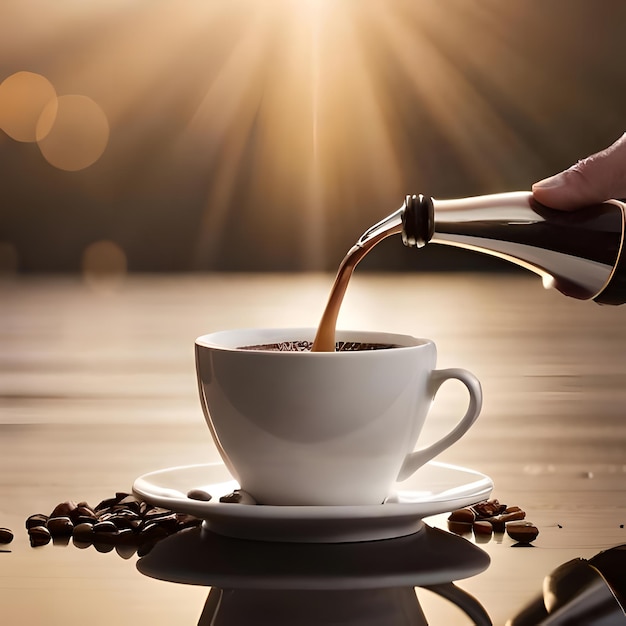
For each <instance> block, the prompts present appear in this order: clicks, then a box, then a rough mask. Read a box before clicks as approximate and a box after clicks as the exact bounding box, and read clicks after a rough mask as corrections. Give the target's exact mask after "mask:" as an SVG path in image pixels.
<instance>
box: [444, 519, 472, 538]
mask: <svg viewBox="0 0 626 626" xmlns="http://www.w3.org/2000/svg"><path fill="white" fill-rule="evenodd" d="M448 530H449V531H450V532H452V533H454V534H455V535H469V534H470V533H471V532H472V524H471V523H470V522H455V521H454V520H448Z"/></svg>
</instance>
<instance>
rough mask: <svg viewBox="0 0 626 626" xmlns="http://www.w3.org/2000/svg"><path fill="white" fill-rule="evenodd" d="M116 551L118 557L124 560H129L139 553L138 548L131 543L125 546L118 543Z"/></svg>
mask: <svg viewBox="0 0 626 626" xmlns="http://www.w3.org/2000/svg"><path fill="white" fill-rule="evenodd" d="M115 551H116V552H117V554H118V556H120V557H122V558H123V559H124V560H127V559H130V558H131V557H132V556H133V555H134V554H135V552H136V551H137V546H135V545H134V544H133V543H131V542H128V543H123V544H120V543H116V544H115Z"/></svg>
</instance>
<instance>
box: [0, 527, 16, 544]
mask: <svg viewBox="0 0 626 626" xmlns="http://www.w3.org/2000/svg"><path fill="white" fill-rule="evenodd" d="M12 541H13V532H12V531H11V530H9V529H8V528H0V543H1V544H7V543H11V542H12Z"/></svg>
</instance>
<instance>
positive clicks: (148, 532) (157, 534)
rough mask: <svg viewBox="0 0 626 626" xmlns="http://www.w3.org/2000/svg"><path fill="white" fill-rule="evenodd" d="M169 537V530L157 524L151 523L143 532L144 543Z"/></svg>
mask: <svg viewBox="0 0 626 626" xmlns="http://www.w3.org/2000/svg"><path fill="white" fill-rule="evenodd" d="M168 535H169V533H168V532H167V530H166V529H165V528H163V526H160V525H159V524H156V523H150V524H148V525H147V526H145V527H144V528H142V530H141V538H142V541H150V542H152V543H156V542H157V541H160V540H161V539H165V537H167V536H168Z"/></svg>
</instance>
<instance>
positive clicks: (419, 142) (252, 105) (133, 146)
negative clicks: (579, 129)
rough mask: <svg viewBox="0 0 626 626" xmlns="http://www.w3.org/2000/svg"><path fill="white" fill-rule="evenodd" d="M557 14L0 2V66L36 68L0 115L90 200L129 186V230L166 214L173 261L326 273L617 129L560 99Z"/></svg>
mask: <svg viewBox="0 0 626 626" xmlns="http://www.w3.org/2000/svg"><path fill="white" fill-rule="evenodd" d="M547 5H551V3H546V6H547ZM582 6H583V5H582V4H580V3H578V4H577V5H576V8H571V9H570V11H569V12H568V16H567V17H568V20H569V22H568V24H569V26H568V28H569V30H568V31H567V32H568V33H575V32H576V29H584V26H585V21H584V16H585V14H586V13H591V12H592V11H591V9H583V8H581V7H582ZM537 11H539V12H540V13H541V15H544V14H545V15H549V16H551V19H552V21H551V23H550V24H551V25H547V23H544V22H543V21H542V19H541V16H537V14H536V12H537ZM558 18H559V10H558V8H557V7H552V8H549V9H548V8H544V9H541V10H540V9H538V8H537V7H535V8H531V7H530V5H528V6H527V5H526V3H524V2H523V1H522V0H520V1H519V2H513V3H502V2H498V1H497V0H485V1H484V2H462V1H460V0H455V1H448V0H420V1H419V2H416V1H415V0H229V1H219V0H182V1H181V2H149V3H144V2H137V1H136V0H109V1H108V2H104V1H103V0H100V1H98V0H94V1H93V2H89V3H81V2H77V1H76V0H58V1H57V2H54V3H49V2H44V1H43V0H19V1H18V0H9V2H8V3H4V4H3V5H2V8H0V54H1V55H2V58H5V59H12V61H11V63H15V64H17V63H22V66H21V67H22V68H23V69H28V68H29V67H33V62H34V61H33V60H34V59H37V70H38V71H39V72H40V73H41V75H40V81H39V82H40V83H41V85H47V87H45V88H44V87H42V92H41V93H42V94H43V95H38V96H36V97H35V96H32V97H31V96H28V97H26V96H24V97H22V96H20V97H18V96H17V95H13V96H11V98H10V99H8V100H7V99H6V98H5V103H6V102H11V103H12V104H11V111H12V113H11V116H17V117H19V115H18V113H19V114H20V115H21V114H22V113H24V114H25V113H26V110H27V109H28V110H29V111H31V112H30V113H29V114H28V116H27V117H28V119H29V120H30V121H29V122H28V123H26V122H24V124H23V127H24V128H26V129H28V128H30V130H29V131H28V130H24V131H20V132H23V133H24V134H22V135H20V136H22V137H24V138H26V137H28V138H29V140H31V141H32V140H33V139H34V137H35V136H34V134H33V133H34V130H33V124H34V123H36V120H37V119H38V135H37V139H38V140H39V146H40V148H41V153H42V154H43V156H44V157H45V159H47V160H48V162H49V163H50V164H52V165H53V166H54V167H56V168H60V169H62V170H66V171H78V170H82V169H84V168H87V167H90V166H91V165H93V166H94V167H93V168H91V169H90V171H89V172H86V173H85V174H84V176H83V175H81V176H76V177H73V181H72V182H73V183H75V182H76V181H79V180H80V184H81V185H85V187H83V189H84V191H85V192H87V193H86V194H85V195H86V196H87V195H88V194H92V197H95V198H97V200H96V204H98V205H99V206H101V207H104V206H106V202H107V201H108V200H110V199H113V198H115V194H122V196H123V197H124V198H129V197H130V196H131V194H129V193H128V192H130V191H132V192H133V193H135V194H136V198H137V204H136V206H137V207H138V208H137V212H136V213H134V211H133V210H131V211H127V213H126V214H132V215H133V216H135V217H136V218H137V219H138V220H139V217H138V216H139V213H140V212H141V211H144V213H143V214H142V218H141V219H146V218H145V215H146V213H145V212H157V211H160V212H161V216H160V220H159V219H157V220H156V222H157V223H161V224H163V223H164V222H165V221H167V219H170V220H171V216H172V215H178V212H179V211H183V212H184V213H185V218H186V220H187V226H186V228H187V230H186V231H185V232H192V233H193V236H194V237H195V240H194V241H193V242H191V243H190V244H189V245H188V246H187V248H186V250H185V251H184V254H185V255H186V257H185V259H184V260H181V258H182V256H183V254H182V253H181V254H179V256H178V260H177V262H179V264H180V266H183V265H184V266H185V267H189V268H194V269H203V268H212V269H222V268H228V269H239V267H238V265H237V263H238V262H239V259H243V258H244V257H245V260H244V261H243V265H244V267H245V268H246V269H247V268H250V266H251V265H254V259H253V255H254V250H255V247H256V246H258V245H259V241H260V240H261V239H262V246H263V250H262V255H260V256H262V257H263V259H264V265H262V266H260V267H259V268H258V269H270V270H272V269H276V268H277V269H282V268H289V269H299V270H300V269H301V270H311V269H331V268H336V265H337V263H338V262H339V260H340V258H341V254H342V252H345V250H346V249H347V248H348V247H349V246H350V245H351V244H352V243H353V242H354V240H355V239H356V237H358V236H359V235H360V233H361V232H363V230H365V229H366V228H367V227H369V226H370V225H371V224H373V223H375V222H377V221H378V220H379V219H380V218H381V217H383V216H384V215H385V214H386V213H388V212H390V211H392V210H395V209H396V208H398V207H399V205H400V204H401V202H402V199H403V198H404V196H405V195H406V194H407V193H426V194H429V195H433V196H435V197H441V198H446V197H458V196H459V195H470V194H476V193H483V192H484V193H487V192H496V191H507V190H511V189H518V188H521V189H523V188H527V187H528V186H529V185H530V184H531V183H532V182H533V181H534V180H536V179H538V178H539V177H540V176H545V175H546V174H548V173H550V171H548V170H546V169H545V168H546V167H547V166H546V163H555V162H557V161H559V160H560V161H562V162H563V164H564V165H565V164H567V163H568V162H569V161H568V159H569V155H571V154H572V151H573V148H572V146H573V145H574V144H575V138H573V136H572V133H571V132H564V131H563V129H564V128H566V127H567V128H571V127H575V126H576V124H581V125H582V124H584V123H586V122H585V120H587V119H588V118H589V117H590V116H589V115H588V114H587V112H590V111H600V110H601V111H602V119H603V120H605V119H609V120H611V119H613V120H621V119H623V106H622V104H621V102H619V101H617V100H615V101H611V98H609V97H605V96H603V94H602V90H601V89H580V85H581V82H580V78H579V76H577V74H576V71H578V66H576V71H575V70H574V69H572V68H574V67H575V65H574V64H573V63H570V60H569V58H568V54H570V53H576V51H577V50H579V48H580V46H578V47H577V46H576V45H574V43H571V42H570V41H569V40H566V35H565V34H563V33H560V31H558V29H557V31H558V32H557V31H554V24H555V23H556V22H558ZM553 31H554V32H553ZM568 36H569V35H568ZM605 43H607V42H606V41H605ZM608 43H612V41H611V42H608ZM608 43H607V45H608ZM561 48H563V50H567V52H559V54H557V53H556V51H558V50H560V49H561ZM607 50H608V48H607ZM608 54H609V53H608V52H606V55H608ZM606 55H605V56H606ZM548 62H549V68H550V70H547V69H544V65H546V63H548ZM579 65H580V64H579ZM583 65H584V64H583ZM565 70H567V71H565ZM581 71H582V70H581ZM585 71H589V68H587V70H585ZM26 75H28V76H30V78H31V79H32V78H33V76H35V75H34V74H30V73H28V72H17V73H16V74H13V75H12V76H9V77H7V78H6V80H5V83H6V84H7V85H9V86H10V83H11V82H13V81H17V78H16V77H18V76H21V79H20V80H22V79H25V77H26ZM43 76H45V77H46V78H43ZM607 76H608V74H607ZM2 78H4V77H2V76H0V80H1V79H2ZM557 79H558V80H557ZM33 80H34V79H33ZM589 82H591V83H593V81H589ZM5 83H3V88H2V89H1V90H0V95H2V93H4V90H5ZM51 84H53V85H54V88H52V86H51ZM555 85H558V87H555ZM24 89H25V88H24ZM7 90H8V88H7ZM15 93H17V92H15ZM67 94H81V95H67ZM56 96H58V98H57V97H56ZM1 102H2V99H0V121H1V124H0V127H1V128H2V129H3V130H4V131H5V133H7V134H8V135H10V136H18V135H19V133H17V131H13V130H10V127H11V124H9V123H8V122H6V121H4V120H5V118H6V119H8V118H9V117H10V116H9V114H8V113H7V112H6V111H7V110H8V109H7V106H8V105H6V104H5V105H4V109H2V108H1V107H2V106H3V105H2V104H1ZM19 103H22V104H19ZM23 103H26V104H23ZM46 103H47V106H45V105H46ZM96 103H97V104H96ZM44 107H45V110H44ZM54 107H58V110H56V111H55V110H54ZM21 109H24V110H23V111H22V110H21ZM42 110H43V115H41V116H40V115H39V114H40V113H41V112H42ZM564 115H567V116H569V117H568V120H566V121H562V120H563V118H564ZM596 117H597V116H596ZM619 123H621V122H619ZM20 124H21V122H20ZM29 124H30V126H29ZM555 124H557V125H558V124H561V126H557V127H554V126H555ZM16 125H17V126H20V125H19V124H17V123H16ZM20 128H22V126H20ZM46 131H49V132H48V134H47V135H46V136H44V135H45V133H46ZM552 132H553V133H554V136H555V137H556V136H558V137H559V140H558V143H557V142H556V140H554V139H553V138H552V139H551V138H550V137H551V135H550V133H552ZM29 133H30V134H29ZM589 134H591V135H593V132H592V131H589ZM20 140H25V139H20ZM20 154H21V155H22V157H23V158H24V159H27V158H28V156H29V154H30V153H28V152H26V150H23V151H22V152H21V153H20ZM53 178H54V177H51V180H52V179H53ZM54 180H56V179H54ZM59 180H65V178H60V179H59ZM103 181H104V182H103ZM90 185H92V186H93V187H89V186H90ZM166 196H167V199H166V200H163V202H162V203H161V204H159V203H157V202H154V201H153V200H154V199H155V198H161V199H162V198H165V197H166ZM172 198H175V200H173V201H172V200H171V199H172ZM133 201H134V200H133ZM140 203H141V210H140V209H139V204H140ZM157 207H158V208H157ZM100 210H102V211H105V210H106V209H104V208H101V209H100ZM168 212H169V213H168ZM165 214H168V215H169V218H166V217H165ZM156 217H159V216H156ZM131 221H132V218H129V222H128V223H126V226H127V227H129V226H130V222H131ZM340 222H341V223H340ZM348 228H349V229H350V231H351V232H352V233H353V235H352V236H353V239H352V240H349V239H348V238H347V230H348ZM153 232H156V231H153ZM233 233H234V234H233ZM139 240H140V238H136V239H135V240H134V241H135V242H138V241H139ZM235 245H236V246H239V249H240V250H244V251H245V252H244V253H241V254H237V253H235V252H233V249H234V246H235ZM147 247H148V246H147V244H146V248H147ZM152 249H154V247H153V248H152ZM248 251H249V252H248ZM251 259H252V260H251ZM158 263H161V259H158ZM163 263H164V264H165V263H166V261H163Z"/></svg>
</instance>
